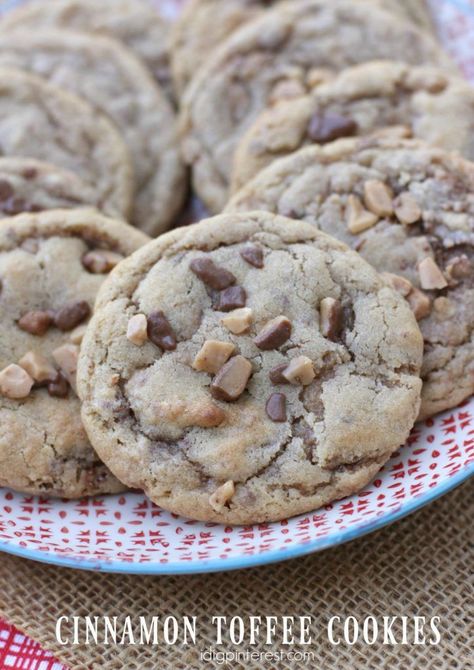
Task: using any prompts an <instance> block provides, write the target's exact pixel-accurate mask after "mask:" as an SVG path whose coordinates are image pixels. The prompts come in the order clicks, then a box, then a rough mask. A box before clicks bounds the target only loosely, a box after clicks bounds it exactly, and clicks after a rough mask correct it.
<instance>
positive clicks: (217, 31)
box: [69, 0, 433, 95]
mask: <svg viewBox="0 0 474 670" xmlns="http://www.w3.org/2000/svg"><path fill="white" fill-rule="evenodd" d="M69 1H71V0H69ZM367 2H371V3H372V4H377V0H367ZM276 4H278V2H277V1H276V0H275V1H274V2H272V1H271V0H270V1H269V0H226V1H225V2H222V0H191V2H188V3H187V4H186V5H185V7H184V9H183V11H182V12H181V14H180V16H179V18H178V20H177V21H176V24H175V25H174V27H173V31H172V71H173V81H174V85H175V89H176V92H177V94H178V95H182V94H183V93H184V90H185V89H186V86H187V85H188V84H189V82H190V81H191V79H192V77H193V75H194V73H195V72H197V70H198V69H199V67H201V65H202V64H203V63H204V62H205V61H206V59H207V58H208V57H209V52H210V48H211V51H212V50H213V49H215V48H216V46H219V45H220V44H222V43H223V41H224V40H225V39H226V38H227V37H229V35H231V34H232V33H233V32H234V31H235V30H236V29H237V28H240V26H242V25H244V23H248V22H249V21H251V20H252V19H254V18H256V17H257V16H259V15H260V14H261V13H262V12H263V11H264V10H265V9H268V8H270V7H272V6H274V5H276ZM378 4H380V5H381V6H382V7H386V8H387V9H390V10H391V11H394V12H395V13H396V14H398V15H399V16H401V17H404V18H408V19H411V20H412V21H414V22H415V23H417V24H418V25H419V26H421V27H423V28H426V29H428V30H433V26H432V22H431V18H430V15H429V10H428V8H427V6H426V4H425V2H424V0H402V2H400V0H380V2H379V3H378Z"/></svg>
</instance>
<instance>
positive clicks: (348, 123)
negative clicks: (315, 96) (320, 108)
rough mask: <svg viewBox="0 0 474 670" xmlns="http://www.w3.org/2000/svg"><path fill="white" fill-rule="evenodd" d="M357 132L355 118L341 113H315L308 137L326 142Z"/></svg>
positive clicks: (315, 140)
mask: <svg viewBox="0 0 474 670" xmlns="http://www.w3.org/2000/svg"><path fill="white" fill-rule="evenodd" d="M356 133H357V123H356V122H355V121H354V119H351V118H350V117H348V116H342V115H341V114H322V113H320V112H318V113H316V114H313V116H312V117H311V119H310V121H309V125H308V137H309V138H310V139H311V140H312V141H313V142H318V143H319V144H326V142H332V141H334V140H337V139H339V138H340V137H349V136H351V135H355V134H356Z"/></svg>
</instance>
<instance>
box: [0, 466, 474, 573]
mask: <svg viewBox="0 0 474 670" xmlns="http://www.w3.org/2000/svg"><path fill="white" fill-rule="evenodd" d="M473 476H474V462H473V463H470V464H468V465H466V466H465V467H464V468H463V469H462V470H461V471H460V472H458V473H456V475H454V476H452V477H449V478H448V479H447V480H446V481H445V482H444V483H443V484H440V485H439V486H437V487H434V488H433V489H431V490H429V491H427V492H426V493H425V494H420V495H418V496H415V497H413V498H410V500H409V501H408V502H407V503H406V504H405V505H403V504H402V505H400V507H398V508H397V509H395V510H393V512H390V513H388V514H381V515H380V517H377V518H376V519H373V520H371V521H368V522H367V523H364V524H361V525H358V526H357V527H356V528H350V527H349V528H346V529H345V530H341V531H339V532H338V535H337V536H336V537H334V536H331V537H323V538H319V539H316V540H312V541H310V542H303V543H301V544H299V545H297V546H296V547H293V548H291V549H290V548H289V549H285V548H283V549H281V548H280V549H275V550H273V551H267V552H264V553H262V554H253V555H251V556H239V557H236V558H233V559H232V558H229V559H223V558H217V559H212V560H203V561H199V562H198V563H196V562H195V561H190V562H189V563H186V562H183V563H181V561H179V562H176V561H175V562H170V563H152V564H150V563H127V562H124V561H106V560H105V561H96V560H90V559H78V558H67V557H62V556H57V555H55V554H53V553H49V552H42V551H39V550H37V549H29V548H25V547H16V546H12V545H11V544H9V543H8V542H0V552H5V553H7V554H11V555H13V556H18V557H19V558H27V559H30V560H33V561H37V562H39V563H46V564H48V565H55V566H57V567H62V568H73V569H76V570H87V571H92V572H104V573H114V574H129V575H190V574H204V573H209V572H228V571H231V570H242V569H245V568H255V567H259V566H263V565H269V564H271V563H278V562H280V561H287V560H290V559H293V558H299V557H302V556H307V555H308V554H313V553H317V552H320V551H323V550H325V549H330V548H331V547H336V546H340V545H341V544H345V543H346V542H351V541H352V540H356V539H358V538H361V537H363V536H364V535H368V534H369V533H373V532H374V531H376V530H380V529H381V528H384V527H385V526H388V525H390V524H392V523H394V522H395V521H399V520H400V519H403V518H404V517H406V516H408V515H409V514H413V512H416V511H418V510H419V509H421V508H422V507H425V505H428V504H430V503H432V502H434V501H435V500H436V499H438V498H440V497H441V496H443V495H445V494H446V493H449V491H452V490H453V489H454V488H456V487H457V486H459V485H460V484H462V483H463V482H465V481H467V480H468V479H470V478H471V477H473Z"/></svg>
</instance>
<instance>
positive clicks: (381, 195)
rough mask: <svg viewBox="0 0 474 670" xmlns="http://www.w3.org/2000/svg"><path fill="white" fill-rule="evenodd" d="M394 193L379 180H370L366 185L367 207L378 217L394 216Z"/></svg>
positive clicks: (365, 197)
mask: <svg viewBox="0 0 474 670" xmlns="http://www.w3.org/2000/svg"><path fill="white" fill-rule="evenodd" d="M392 201H393V192H392V190H391V189H390V188H389V187H388V186H387V185H386V184H384V183H383V181H380V180H379V179H369V180H368V181H366V182H365V184H364V202H365V206H366V207H367V208H368V209H369V210H370V211H371V212H373V213H374V214H376V215H377V216H392V214H393V203H392Z"/></svg>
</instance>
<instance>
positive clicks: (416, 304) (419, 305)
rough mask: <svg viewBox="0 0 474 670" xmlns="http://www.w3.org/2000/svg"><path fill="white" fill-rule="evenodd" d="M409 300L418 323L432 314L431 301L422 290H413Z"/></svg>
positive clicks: (408, 296) (408, 297)
mask: <svg viewBox="0 0 474 670" xmlns="http://www.w3.org/2000/svg"><path fill="white" fill-rule="evenodd" d="M407 300H408V304H409V305H410V307H411V310H412V312H413V314H414V315H415V319H416V320H417V321H421V319H424V318H426V317H427V316H429V315H430V314H431V300H430V298H429V297H428V296H427V295H426V294H425V293H423V291H420V289H418V288H413V290H412V291H411V292H410V293H409V294H408V295H407Z"/></svg>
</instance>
